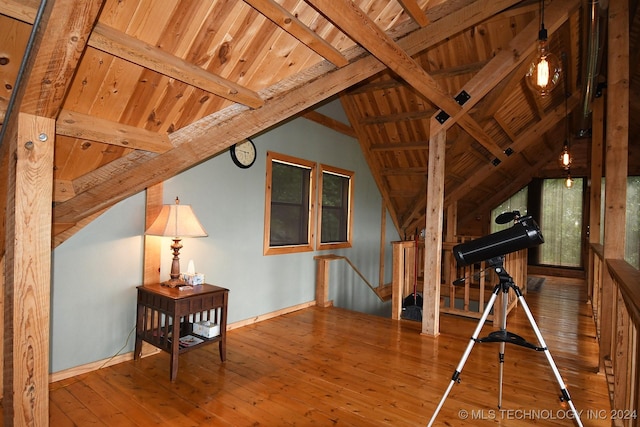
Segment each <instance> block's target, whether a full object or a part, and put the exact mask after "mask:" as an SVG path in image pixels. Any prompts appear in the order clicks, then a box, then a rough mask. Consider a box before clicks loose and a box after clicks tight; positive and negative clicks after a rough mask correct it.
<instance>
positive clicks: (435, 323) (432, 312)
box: [422, 118, 447, 336]
mask: <svg viewBox="0 0 640 427" xmlns="http://www.w3.org/2000/svg"><path fill="white" fill-rule="evenodd" d="M438 127H439V126H438V123H437V121H436V119H435V118H432V119H431V129H436V128H438ZM446 142H447V132H446V131H441V132H438V133H436V134H434V135H431V136H430V137H429V168H428V170H429V175H428V177H427V212H426V227H425V237H424V250H425V253H426V254H428V255H427V256H425V257H424V258H425V259H424V284H423V305H422V333H423V334H427V335H432V336H437V335H439V334H440V282H441V276H442V273H441V269H440V266H441V264H442V223H443V220H442V216H443V207H444V158H445V145H446Z"/></svg>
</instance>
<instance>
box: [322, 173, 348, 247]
mask: <svg viewBox="0 0 640 427" xmlns="http://www.w3.org/2000/svg"><path fill="white" fill-rule="evenodd" d="M319 175H320V182H319V184H318V185H319V190H318V193H319V195H320V200H319V204H320V209H319V211H318V217H319V218H318V224H319V227H318V235H319V236H320V241H319V244H318V249H319V250H320V249H333V248H349V247H351V218H352V200H353V172H351V171H347V170H344V169H338V168H334V167H332V166H327V165H320V173H319Z"/></svg>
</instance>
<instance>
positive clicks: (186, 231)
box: [144, 197, 207, 288]
mask: <svg viewBox="0 0 640 427" xmlns="http://www.w3.org/2000/svg"><path fill="white" fill-rule="evenodd" d="M144 234H146V235H149V236H165V237H171V238H172V239H173V244H172V245H171V249H172V250H173V262H172V263H171V274H170V276H171V279H169V280H168V281H166V282H163V283H162V284H163V285H165V286H169V287H171V288H175V287H176V286H184V285H185V282H184V280H182V279H181V278H180V256H179V255H180V249H182V244H181V243H180V241H181V240H182V238H183V237H204V236H207V232H206V231H205V230H204V228H202V224H200V221H198V218H196V215H195V214H194V213H193V209H191V206H190V205H181V204H180V199H178V198H177V197H176V203H175V204H173V205H163V206H162V210H161V211H160V213H159V214H158V217H157V218H156V219H155V221H153V224H151V226H150V227H149V228H147V231H145V233H144Z"/></svg>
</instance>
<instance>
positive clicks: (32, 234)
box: [2, 113, 55, 426]
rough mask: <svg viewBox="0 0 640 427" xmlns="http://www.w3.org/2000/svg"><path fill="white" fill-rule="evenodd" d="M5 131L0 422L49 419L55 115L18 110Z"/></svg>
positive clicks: (42, 422) (43, 421) (45, 422)
mask: <svg viewBox="0 0 640 427" xmlns="http://www.w3.org/2000/svg"><path fill="white" fill-rule="evenodd" d="M16 128H17V132H15V133H12V134H8V135H7V138H5V141H4V143H5V144H10V146H9V156H10V157H9V159H10V160H9V162H8V163H9V172H8V178H9V179H8V186H7V187H8V188H7V216H6V219H7V226H6V236H5V246H6V258H5V286H4V372H3V386H4V387H3V389H4V396H3V402H2V406H3V411H4V425H7V426H9V425H19V426H24V425H41V426H44V425H48V424H49V324H50V321H49V308H50V299H51V298H50V292H51V203H52V194H53V192H52V188H53V146H54V138H55V120H53V119H48V118H43V117H38V116H34V115H31V114H25V113H19V115H18V119H17V127H16Z"/></svg>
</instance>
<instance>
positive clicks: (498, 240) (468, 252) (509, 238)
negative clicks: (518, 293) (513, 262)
mask: <svg viewBox="0 0 640 427" xmlns="http://www.w3.org/2000/svg"><path fill="white" fill-rule="evenodd" d="M541 243H544V238H543V237H542V233H541V232H540V228H539V227H538V224H536V222H535V221H534V220H533V219H531V217H529V218H523V219H522V220H520V221H519V222H517V223H515V224H514V225H513V227H511V228H507V229H506V230H502V231H498V232H495V233H492V234H489V235H487V236H484V237H480V238H478V239H475V240H471V241H470V242H466V243H461V244H459V245H456V246H454V247H453V256H454V257H455V259H456V261H457V262H458V266H459V267H465V266H467V265H470V264H474V263H476V262H480V261H484V260H487V259H491V258H495V257H498V256H501V255H505V254H508V253H510V252H515V251H519V250H520V249H525V248H532V247H534V246H537V245H539V244H541Z"/></svg>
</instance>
